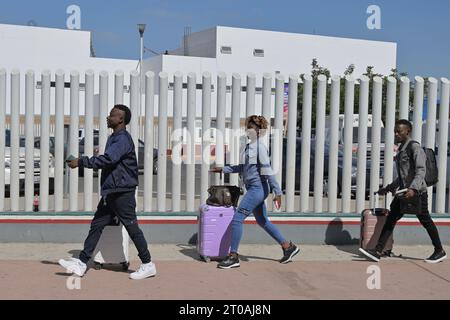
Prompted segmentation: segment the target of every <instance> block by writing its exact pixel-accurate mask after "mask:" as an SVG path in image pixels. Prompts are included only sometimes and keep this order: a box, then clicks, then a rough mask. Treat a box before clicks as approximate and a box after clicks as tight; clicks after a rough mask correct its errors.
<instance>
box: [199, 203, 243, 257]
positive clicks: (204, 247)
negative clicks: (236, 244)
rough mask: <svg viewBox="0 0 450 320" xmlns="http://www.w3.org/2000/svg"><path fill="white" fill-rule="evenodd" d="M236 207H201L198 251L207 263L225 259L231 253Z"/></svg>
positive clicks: (205, 205)
mask: <svg viewBox="0 0 450 320" xmlns="http://www.w3.org/2000/svg"><path fill="white" fill-rule="evenodd" d="M234 210H235V209H234V207H213V206H209V205H207V204H204V205H202V206H200V214H199V216H198V238H197V251H198V254H199V255H200V258H202V259H203V260H205V261H206V262H210V261H211V259H212V258H213V259H220V258H224V257H226V256H227V255H228V253H229V252H230V245H231V221H232V220H233V216H234Z"/></svg>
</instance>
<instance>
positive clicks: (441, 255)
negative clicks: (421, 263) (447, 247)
mask: <svg viewBox="0 0 450 320" xmlns="http://www.w3.org/2000/svg"><path fill="white" fill-rule="evenodd" d="M446 258H447V254H446V253H445V251H444V250H442V249H440V250H436V249H435V250H434V252H433V254H432V255H431V256H430V257H429V258H428V259H425V262H428V263H438V262H441V261H443V260H445V259H446Z"/></svg>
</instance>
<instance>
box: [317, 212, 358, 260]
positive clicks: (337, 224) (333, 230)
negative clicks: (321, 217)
mask: <svg viewBox="0 0 450 320" xmlns="http://www.w3.org/2000/svg"><path fill="white" fill-rule="evenodd" d="M325 244H327V245H334V246H335V247H336V248H337V249H338V250H340V251H343V252H347V253H352V254H354V255H355V256H358V257H361V254H360V253H359V251H358V248H359V239H358V238H352V236H351V235H350V232H348V231H347V230H344V224H343V223H342V220H341V219H340V218H335V219H334V220H333V221H331V222H330V223H329V224H328V227H327V230H326V232H325Z"/></svg>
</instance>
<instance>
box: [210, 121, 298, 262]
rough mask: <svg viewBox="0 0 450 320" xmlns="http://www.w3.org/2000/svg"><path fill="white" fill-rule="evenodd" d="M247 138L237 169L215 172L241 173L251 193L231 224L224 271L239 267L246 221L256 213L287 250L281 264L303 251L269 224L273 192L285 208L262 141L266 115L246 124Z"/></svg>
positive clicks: (284, 251) (245, 197)
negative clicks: (268, 202) (269, 202)
mask: <svg viewBox="0 0 450 320" xmlns="http://www.w3.org/2000/svg"><path fill="white" fill-rule="evenodd" d="M245 126H246V128H247V137H248V138H249V140H250V142H249V143H248V144H247V145H246V147H245V149H244V150H243V151H242V152H241V156H240V164H239V165H236V166H225V167H223V168H220V167H215V168H213V169H211V171H212V172H224V173H239V174H240V175H241V177H242V180H243V183H244V185H245V188H246V190H247V192H246V194H245V195H244V197H243V199H242V201H241V202H240V204H239V206H238V208H237V209H236V212H235V214H234V217H233V221H232V223H231V233H232V235H231V249H230V254H229V255H228V257H227V258H226V259H225V260H223V261H222V262H220V263H219V264H218V267H219V268H221V269H230V268H236V267H239V266H240V264H239V255H238V247H239V242H240V241H241V238H242V233H243V223H244V220H245V219H246V218H247V217H248V216H249V215H250V214H251V213H253V214H254V216H255V219H256V222H257V223H258V225H259V226H260V227H261V228H263V229H264V230H265V231H266V232H267V233H268V234H269V235H270V236H271V237H272V238H273V239H275V241H277V242H278V243H279V244H280V245H281V247H282V250H283V257H282V258H281V259H280V260H279V262H280V263H288V262H290V261H292V258H293V257H294V256H295V255H296V254H297V253H298V252H299V251H300V250H299V248H298V247H297V246H296V245H294V244H293V243H292V242H290V241H286V239H285V238H284V237H283V235H282V234H281V233H280V231H279V230H278V229H277V228H276V227H275V225H274V224H273V223H272V222H270V221H269V218H268V216H267V209H266V205H265V203H264V200H265V199H266V198H267V196H268V195H269V193H270V190H272V191H273V192H274V193H275V199H274V201H275V203H276V205H277V206H278V207H279V206H280V205H281V195H282V192H281V189H280V186H279V184H278V182H277V181H276V180H275V176H274V173H273V170H272V168H271V165H270V158H269V152H268V150H267V147H266V146H265V145H264V144H263V143H262V142H261V140H260V138H261V137H262V136H264V134H265V131H266V129H267V127H268V122H267V120H266V119H265V118H264V117H262V116H256V115H253V116H250V117H248V118H247V119H246V121H245Z"/></svg>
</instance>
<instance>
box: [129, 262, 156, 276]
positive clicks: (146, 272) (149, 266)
mask: <svg viewBox="0 0 450 320" xmlns="http://www.w3.org/2000/svg"><path fill="white" fill-rule="evenodd" d="M155 275H156V267H155V264H154V263H153V262H149V263H143V264H141V266H140V267H139V269H137V270H136V271H135V272H133V273H130V279H133V280H142V279H145V278H149V277H154V276H155Z"/></svg>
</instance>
